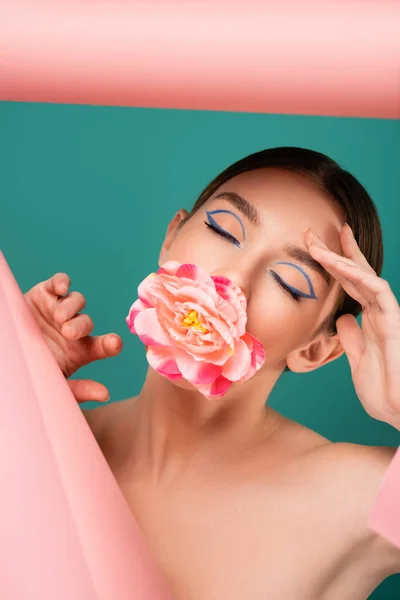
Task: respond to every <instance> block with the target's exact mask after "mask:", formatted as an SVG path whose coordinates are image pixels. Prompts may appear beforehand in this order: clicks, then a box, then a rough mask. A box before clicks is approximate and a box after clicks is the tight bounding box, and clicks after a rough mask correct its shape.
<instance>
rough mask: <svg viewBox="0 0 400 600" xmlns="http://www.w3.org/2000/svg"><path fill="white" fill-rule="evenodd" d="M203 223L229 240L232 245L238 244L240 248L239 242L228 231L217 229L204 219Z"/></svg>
mask: <svg viewBox="0 0 400 600" xmlns="http://www.w3.org/2000/svg"><path fill="white" fill-rule="evenodd" d="M204 224H205V225H207V227H209V228H210V229H211V231H213V232H214V233H216V234H217V235H220V236H221V237H223V238H225V239H227V240H229V241H230V242H231V243H232V244H233V245H234V246H238V247H239V248H240V244H239V242H238V241H237V239H236V238H235V237H233V235H231V234H230V233H226V231H222V229H217V227H214V225H211V223H207V221H204Z"/></svg>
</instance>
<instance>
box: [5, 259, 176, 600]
mask: <svg viewBox="0 0 400 600" xmlns="http://www.w3.org/2000/svg"><path fill="white" fill-rule="evenodd" d="M0 410H1V419H0V489H1V494H0V597H1V599H2V600H16V599H18V600H33V599H35V600H36V599H38V600H39V599H40V600H55V599H57V600H71V598H73V599H74V600H116V599H118V600H132V599H135V600H149V599H151V600H171V598H172V596H171V595H170V593H169V592H168V590H167V588H166V585H165V582H164V580H163V578H162V576H161V573H160V572H159V571H158V569H157V567H156V565H155V563H154V561H153V559H152V558H151V555H150V553H149V550H148V548H147V546H146V543H145V541H144V539H143V538H142V535H141V532H140V530H139V528H138V525H137V524H136V522H135V519H134V517H133V515H132V513H131V511H130V509H129V507H128V505H127V503H126V501H125V499H124V497H123V495H122V493H121V491H120V489H119V487H118V485H117V483H116V481H115V479H114V477H113V475H112V473H111V471H110V469H109V467H108V465H107V463H106V461H105V459H104V457H103V455H102V453H101V451H100V449H99V447H98V445H97V443H96V441H95V439H94V437H93V435H92V433H91V431H90V429H89V427H88V425H87V423H86V420H85V418H84V416H83V415H82V413H81V410H80V408H79V407H78V405H77V404H76V401H75V399H74V397H73V395H72V393H71V391H70V389H69V387H68V385H67V383H66V381H65V379H64V377H63V375H62V373H61V371H60V370H59V368H58V366H57V364H56V362H55V360H54V359H53V356H52V354H51V352H50V350H49V349H48V347H47V344H46V342H45V341H44V339H43V337H42V335H41V333H40V331H39V329H38V328H37V326H36V323H35V321H34V319H33V317H32V314H31V312H30V310H29V307H28V305H27V304H26V302H25V299H24V297H23V295H22V293H21V291H20V289H19V287H18V285H17V283H16V281H15V279H14V277H13V275H12V273H11V271H10V269H9V267H8V265H7V263H6V261H5V258H4V256H3V255H2V254H1V252H0Z"/></svg>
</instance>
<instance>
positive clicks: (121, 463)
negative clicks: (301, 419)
mask: <svg viewBox="0 0 400 600" xmlns="http://www.w3.org/2000/svg"><path fill="white" fill-rule="evenodd" d="M346 222H347V223H348V224H349V225H350V227H349V226H348V225H346V224H345V223H346ZM310 228H313V229H314V230H315V231H316V232H317V233H313V232H312V231H310ZM352 231H353V232H354V236H355V237H353V235H352ZM341 258H342V261H341V262H340V263H338V262H337V261H338V260H340V259H341ZM168 260H175V261H178V262H180V263H194V264H197V265H198V266H200V267H203V268H204V269H205V270H206V271H207V272H208V273H209V274H210V275H224V276H225V277H228V278H230V279H231V280H233V281H234V282H235V283H236V284H237V285H239V286H240V288H241V289H242V290H243V292H244V294H245V296H246V299H247V313H248V321H247V331H248V332H249V333H251V334H252V335H254V336H255V337H256V338H258V339H259V340H260V341H261V342H262V344H263V345H264V348H265V351H266V359H265V363H264V365H263V367H262V368H261V369H260V370H259V371H258V372H257V373H256V375H254V376H253V378H252V379H250V380H249V381H248V382H246V383H244V384H242V385H240V386H232V388H231V389H230V390H229V391H228V393H227V394H226V395H225V396H224V397H222V398H221V399H220V400H212V401H210V400H207V399H205V398H204V396H202V395H201V394H200V393H199V392H198V391H197V390H195V389H194V388H193V387H192V386H191V385H190V384H189V383H188V382H185V381H170V380H169V379H166V378H164V377H162V376H160V375H158V373H156V371H154V370H153V369H151V368H150V369H149V370H148V373H147V376H146V380H145V382H144V385H143V388H142V390H141V392H140V394H139V396H137V397H136V398H131V399H128V400H126V401H123V402H118V403H113V404H109V405H107V406H105V407H101V408H97V409H96V410H94V411H90V412H88V413H87V419H88V422H89V424H90V426H91V428H92V431H93V433H94V435H95V437H96V439H97V441H98V443H99V446H100V447H101V449H102V451H103V453H104V455H105V457H106V459H107V461H108V463H109V465H110V467H111V469H112V471H113V473H114V474H115V477H116V479H117V481H118V483H119V485H120V486H121V489H122V491H123V493H124V494H125V497H126V499H127V501H128V503H129V504H130V506H131V508H132V511H133V512H134V514H135V516H136V518H137V520H138V522H139V524H140V526H141V527H142V529H143V531H144V533H145V535H146V537H147V539H148V542H149V544H150V547H151V549H152V552H153V554H154V556H155V558H156V560H157V561H158V563H159V565H160V567H161V569H162V570H163V572H164V573H165V575H166V577H167V579H168V581H169V583H170V585H171V587H172V590H173V592H174V594H175V597H176V598H177V599H178V600H179V599H189V598H193V599H194V598H196V599H199V600H200V599H204V600H208V599H211V598H218V599H219V598H221V599H224V600H225V599H226V598H230V599H231V600H235V599H237V600H241V599H246V600H248V599H250V598H251V599H252V600H257V599H260V600H261V599H263V600H264V599H265V598H270V599H276V600H278V599H279V600H281V599H290V600H292V599H296V600H302V599H304V600H312V599H318V600H321V599H326V600H333V599H334V600H346V599H347V598H348V599H350V598H351V600H357V599H360V600H361V599H365V598H367V597H368V596H369V594H370V593H371V592H372V591H373V589H375V587H376V586H377V585H378V584H379V583H380V582H381V581H382V580H383V579H384V578H385V577H386V576H388V575H389V574H392V573H395V572H398V571H400V551H399V550H397V549H395V548H394V547H392V546H391V545H390V544H389V543H388V542H386V541H385V540H383V539H380V538H379V537H378V536H377V535H376V534H374V533H373V532H371V531H369V530H368V529H367V527H366V523H367V519H368V515H369V512H370V510H371V508H372V505H373V502H374V499H375V498H376V495H377V493H378V490H379V487H380V485H381V481H382V478H383V476H384V473H385V470H386V469H387V466H388V464H389V462H390V460H391V458H392V456H393V449H392V448H373V447H362V446H357V445H353V444H344V443H340V444H334V443H331V442H330V441H329V440H327V439H325V438H323V437H321V436H320V435H318V434H317V433H315V432H313V431H311V430H310V429H308V428H306V427H303V426H301V425H299V424H297V423H295V422H293V421H290V420H289V419H286V418H284V417H283V416H282V415H280V414H278V413H277V412H276V411H274V410H272V409H271V408H270V407H269V406H268V403H267V404H266V400H267V399H268V396H269V394H270V392H271V390H272V389H273V387H274V385H275V384H276V382H277V380H278V378H279V376H280V375H281V374H282V373H283V372H284V371H285V370H286V369H290V370H291V371H294V372H296V373H305V372H309V371H312V370H314V369H317V368H319V367H322V366H323V365H325V364H327V363H328V362H330V361H332V360H335V359H337V358H338V357H339V356H341V355H342V354H343V352H345V353H346V355H347V357H348V359H349V363H350V367H351V373H352V378H353V382H354V385H355V389H356V392H357V394H358V397H359V398H360V401H361V402H362V403H363V405H364V407H365V409H366V410H367V412H368V413H369V414H370V415H371V416H372V417H374V418H377V419H379V420H382V421H386V422H387V423H390V424H391V425H392V426H393V427H396V428H397V429H400V375H399V373H400V309H399V305H398V302H397V301H396V298H395V297H394V295H393V293H392V291H391V289H390V286H389V285H388V284H387V282H386V281H384V280H382V279H381V278H380V277H379V275H380V272H381V269H382V262H383V249H382V234H381V227H380V223H379V218H378V215H377V212H376V209H375V206H374V204H373V202H372V200H371V199H370V197H369V195H368V194H367V192H366V191H365V190H364V188H363V187H362V186H361V185H360V184H359V183H358V182H357V181H356V179H355V178H354V177H353V176H352V175H350V174H349V173H347V172H346V171H343V170H342V169H341V168H340V167H339V166H338V165H337V164H336V163H335V162H333V161H332V160H330V159H329V158H327V157H326V156H324V155H322V154H319V153H316V152H313V151H310V150H305V149H300V148H275V149H270V150H265V151H262V152H258V153H255V154H253V155H251V156H248V157H247V158H245V159H243V160H240V161H238V162H237V163H235V164H234V165H232V166H231V167H229V168H228V169H226V170H225V171H224V172H223V173H221V174H220V175H219V176H218V177H217V178H216V179H215V180H214V181H213V182H211V183H210V184H209V186H207V188H206V189H205V190H204V191H203V192H202V193H201V195H200V197H199V199H198V200H197V202H196V203H195V205H194V207H193V209H192V210H191V212H190V214H188V213H187V211H185V210H179V211H178V212H177V214H176V215H175V217H174V218H173V219H172V221H171V223H170V224H169V227H168V230H167V234H166V237H165V240H164V243H163V245H162V248H161V252H160V258H159V264H160V265H161V264H162V263H164V262H166V261H168ZM68 287H69V279H68V277H67V276H66V275H64V274H57V275H55V276H53V277H52V278H51V279H50V280H48V281H47V282H43V283H40V284H38V285H37V286H35V287H34V288H33V289H32V290H30V292H28V294H27V300H28V302H29V303H30V306H31V308H32V310H33V312H34V314H35V316H36V319H37V321H38V323H39V325H40V327H41V329H42V331H43V333H44V335H45V336H46V338H47V340H48V343H49V345H50V347H51V348H52V350H53V352H54V354H55V356H56V358H57V360H58V363H59V365H60V367H61V368H62V369H63V372H64V374H65V376H66V377H68V376H70V375H71V374H72V373H73V372H75V371H76V370H77V369H79V368H80V367H81V366H82V365H84V364H87V363H89V362H91V361H94V360H97V359H101V358H105V357H107V356H113V355H116V354H118V353H119V351H120V350H121V347H122V344H121V340H120V338H119V337H118V336H115V335H113V334H108V335H106V336H101V337H96V338H92V337H90V333H91V331H92V328H93V324H92V321H91V319H90V318H89V316H87V315H84V314H79V313H80V311H81V310H82V309H83V308H84V304H85V301H84V297H83V296H82V295H81V294H80V293H77V292H72V293H70V294H67V290H68ZM361 308H362V310H363V319H362V330H361V329H360V327H359V326H358V323H357V321H356V319H355V317H356V316H357V314H358V313H359V312H360V310H361ZM70 383H71V388H72V390H73V392H74V394H75V397H76V399H77V400H78V401H79V402H81V401H85V400H93V399H97V400H106V399H107V396H108V393H107V390H106V389H105V388H104V386H101V385H100V384H98V383H95V382H88V381H86V382H85V381H80V382H77V381H71V382H70Z"/></svg>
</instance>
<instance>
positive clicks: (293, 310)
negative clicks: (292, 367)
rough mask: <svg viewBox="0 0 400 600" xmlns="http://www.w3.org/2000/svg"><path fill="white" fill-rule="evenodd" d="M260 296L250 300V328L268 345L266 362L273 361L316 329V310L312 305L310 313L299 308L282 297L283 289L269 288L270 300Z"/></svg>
mask: <svg viewBox="0 0 400 600" xmlns="http://www.w3.org/2000/svg"><path fill="white" fill-rule="evenodd" d="M272 285H274V284H272ZM255 298H257V300H256V299H255ZM258 298H260V296H257V295H255V296H252V298H251V299H250V302H249V305H248V311H247V316H248V320H247V331H248V332H249V333H251V334H252V335H254V336H255V337H256V338H257V339H259V340H260V342H261V343H262V344H263V346H264V348H265V352H266V363H267V364H272V363H274V362H275V361H279V360H282V358H284V357H285V356H286V355H287V354H288V353H289V352H291V351H292V350H293V349H294V348H297V347H299V346H300V345H301V344H302V343H303V342H304V340H305V339H307V337H308V336H309V335H310V333H311V330H312V329H313V323H314V321H315V313H314V312H313V311H312V307H310V312H309V314H307V313H306V311H304V307H298V306H297V305H296V304H295V303H294V302H292V301H291V299H290V298H288V299H286V298H285V297H283V298H282V297H281V292H280V290H279V289H278V290H273V289H270V288H269V290H268V293H267V294H265V295H264V299H268V300H265V301H263V302H259V301H258Z"/></svg>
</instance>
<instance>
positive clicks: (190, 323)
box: [182, 310, 208, 333]
mask: <svg viewBox="0 0 400 600" xmlns="http://www.w3.org/2000/svg"><path fill="white" fill-rule="evenodd" d="M182 324H183V325H185V326H186V327H192V328H193V329H197V331H201V333H208V329H207V328H206V327H204V325H202V324H201V323H200V321H199V315H198V313H197V310H191V311H190V312H189V313H188V314H187V315H186V317H184V318H183V319H182Z"/></svg>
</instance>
